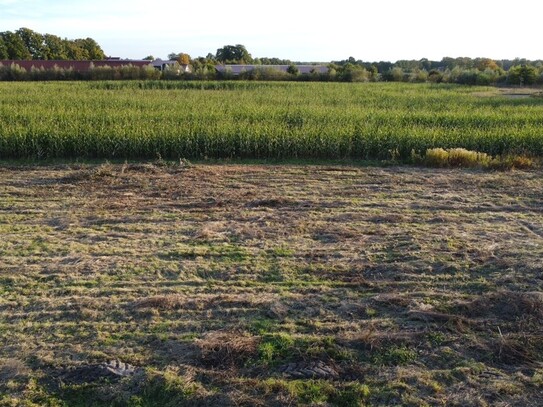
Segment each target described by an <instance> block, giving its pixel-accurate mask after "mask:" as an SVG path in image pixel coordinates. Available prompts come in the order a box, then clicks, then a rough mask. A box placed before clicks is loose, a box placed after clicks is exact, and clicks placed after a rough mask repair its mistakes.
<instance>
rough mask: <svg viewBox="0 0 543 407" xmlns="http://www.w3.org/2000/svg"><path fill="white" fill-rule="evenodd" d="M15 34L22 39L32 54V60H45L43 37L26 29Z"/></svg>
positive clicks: (21, 29) (20, 29)
mask: <svg viewBox="0 0 543 407" xmlns="http://www.w3.org/2000/svg"><path fill="white" fill-rule="evenodd" d="M15 34H16V35H17V36H19V38H21V40H22V42H23V43H24V45H25V47H26V49H27V50H28V52H30V55H31V58H30V59H45V55H44V49H45V47H44V43H43V35H41V34H39V33H37V32H35V31H32V30H31V29H30V28H25V27H23V28H19V29H18V30H17V31H16V32H15Z"/></svg>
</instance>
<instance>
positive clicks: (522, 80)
mask: <svg viewBox="0 0 543 407" xmlns="http://www.w3.org/2000/svg"><path fill="white" fill-rule="evenodd" d="M536 80H537V68H536V67H535V66H532V65H525V64H523V65H517V66H513V67H512V68H511V69H509V71H508V72H507V82H509V83H510V84H512V85H521V86H523V85H533V84H535V82H536Z"/></svg>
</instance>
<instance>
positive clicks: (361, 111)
mask: <svg viewBox="0 0 543 407" xmlns="http://www.w3.org/2000/svg"><path fill="white" fill-rule="evenodd" d="M532 93H534V94H533V95H532V96H529V95H525V96H527V97H517V96H518V95H517V94H504V93H503V92H501V91H499V90H497V89H495V88H477V87H462V86H457V85H431V84H399V83H356V84H347V83H288V82H283V83H278V82H242V81H239V82H179V81H177V82H168V81H158V82H155V81H147V82H138V81H126V82H122V81H117V82H80V83H77V82H66V83H62V82H46V83H5V82H4V83H0V159H8V158H32V159H36V158H37V159H51V158H70V159H72V158H87V159H88V158H99V159H105V158H107V159H121V160H124V159H127V158H128V159H133V158H145V159H149V158H150V159H156V158H157V157H161V158H163V159H174V160H177V159H180V158H185V159H205V158H256V159H262V158H265V159H269V158H273V159H276V158H280V159H284V158H289V159H290V158H304V159H307V158H324V159H344V158H347V159H369V160H374V159H390V158H394V159H400V160H406V159H410V157H411V155H412V152H415V153H421V154H424V152H425V151H426V150H427V149H429V148H465V149H468V150H474V151H480V152H483V153H487V154H491V155H493V156H495V155H508V154H521V155H531V156H536V157H541V156H543V136H542V134H541V129H542V128H543V97H541V93H537V92H532Z"/></svg>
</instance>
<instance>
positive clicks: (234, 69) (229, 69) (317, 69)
mask: <svg viewBox="0 0 543 407" xmlns="http://www.w3.org/2000/svg"><path fill="white" fill-rule="evenodd" d="M289 66H290V65H216V66H215V68H216V69H217V71H218V72H220V73H228V74H231V75H233V76H238V75H240V74H242V73H244V72H251V71H254V70H255V69H263V70H275V71H279V72H285V73H287V70H288V68H289ZM294 66H295V67H296V68H298V72H299V73H300V74H306V75H308V74H311V73H319V74H325V73H328V67H327V66H326V65H294Z"/></svg>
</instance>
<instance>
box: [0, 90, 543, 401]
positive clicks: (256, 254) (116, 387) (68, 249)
mask: <svg viewBox="0 0 543 407" xmlns="http://www.w3.org/2000/svg"><path fill="white" fill-rule="evenodd" d="M5 86H7V85H5V84H2V88H3V89H5ZM20 86H22V89H26V91H24V92H22V93H21V94H20V95H19V96H16V97H15V99H17V98H21V99H24V98H26V97H28V94H29V93H32V92H38V90H39V89H48V87H49V86H50V85H48V84H46V85H33V86H36V87H35V88H32V87H31V85H20ZM25 86H27V88H24V87H25ZM56 86H57V85H51V87H50V89H57V88H56ZM63 86H64V85H63ZM65 86H70V85H65ZM78 86H90V85H78ZM345 89H347V88H345ZM100 92H103V91H102V90H100ZM123 92H129V93H131V94H140V93H144V92H145V91H140V90H126V91H123ZM443 92H447V91H446V90H444V91H443ZM91 93H92V92H91ZM466 93H467V91H466ZM210 94H211V95H213V93H212V92H211V93H210ZM121 95H126V93H122V92H121ZM73 97H74V100H75V99H76V98H77V95H76V94H74V95H73ZM118 97H120V96H115V95H112V98H113V99H116V98H118ZM211 97H213V96H211ZM465 97H466V98H470V97H471V96H469V95H466V96H465ZM130 100H137V98H136V99H134V98H130ZM401 100H404V101H405V103H407V99H401ZM487 100H488V102H486V103H494V102H490V101H492V100H493V99H487ZM161 102H162V103H164V104H167V103H170V102H171V101H170V100H168V98H164V99H163V100H161ZM178 102H179V101H178ZM43 103H45V102H43ZM50 103H51V105H52V106H53V107H52V108H53V109H54V108H55V107H54V106H55V103H56V102H55V100H54V99H53V100H51V101H50ZM104 103H106V104H107V103H109V102H107V100H104ZM133 103H138V102H133ZM473 103H482V102H473ZM511 103H513V102H511ZM515 103H517V102H516V101H515ZM21 106H22V108H21V109H22V111H23V112H26V113H24V114H25V115H27V116H28V117H32V112H31V111H32V109H33V108H32V107H30V106H26V104H25V103H21ZM98 106H99V105H98ZM228 106H230V105H228ZM1 108H2V109H6V106H5V105H4V104H3V105H2V107H1ZM225 108H226V107H225ZM297 108H299V109H303V108H304V107H303V106H301V107H300V106H298V107H297ZM517 108H518V109H519V111H521V110H523V109H528V110H529V109H535V108H534V107H533V106H532V107H530V106H525V105H522V104H521V105H518V106H517ZM35 109H39V107H35ZM74 109H75V110H78V109H77V107H76V106H74ZM78 111H79V110H78ZM21 114H22V115H23V113H21ZM74 114H75V113H74ZM81 114H82V115H83V113H81ZM85 114H90V113H85ZM145 114H146V113H145V112H144V111H142V115H145ZM442 114H443V115H446V114H447V113H446V112H445V107H443V113H442ZM488 114H491V113H490V111H489V113H488ZM2 117H3V120H6V118H5V116H2ZM82 117H86V116H84V115H83V116H82ZM21 120H22V119H21ZM47 120H52V119H47V117H45V118H44V123H47ZM57 120H59V122H61V121H62V116H57ZM103 120H104V121H106V120H111V122H110V125H112V124H113V123H115V122H116V120H113V119H112V118H110V117H104V119H103ZM502 120H503V121H504V122H505V121H506V120H507V119H506V118H504V119H502ZM531 120H534V121H535V120H536V119H535V118H533V119H531ZM539 120H541V119H539ZM30 123H31V125H30V128H34V127H32V126H38V124H36V123H38V122H33V121H31V122H30ZM82 123H85V121H84V120H83V121H82ZM121 123H122V124H123V125H126V126H128V127H129V128H131V127H130V125H131V123H132V121H129V120H128V118H127V119H126V120H125V121H121ZM304 123H305V122H304ZM73 125H74V126H75V128H77V126H82V125H83V124H81V123H74V124H73ZM119 125H121V124H119ZM21 126H22V125H21ZM521 127H522V126H519V128H521ZM106 128H107V126H106V125H104V127H99V129H102V130H101V131H103V130H104V129H106ZM21 129H23V127H21ZM24 129H27V127H24ZM2 131H3V132H4V133H3V135H4V136H5V131H6V130H5V128H3V130H2ZM21 131H22V130H21ZM496 131H497V128H496ZM406 133H407V131H406ZM67 134H68V133H67ZM25 137H26V136H25ZM25 137H23V139H26V138H25ZM466 140H467V138H466ZM47 151H49V150H47ZM51 151H52V150H51ZM542 191H543V172H542V171H541V170H531V171H514V172H489V171H480V170H463V169H424V168H415V167H389V168H370V167H356V166H347V165H344V166H330V165H320V166H308V165H306V166H296V165H282V166H271V165H204V164H198V165H194V166H191V165H186V164H176V165H173V164H172V165H166V164H165V163H164V162H161V161H158V162H156V163H154V164H152V163H147V164H141V163H140V164H134V163H132V164H130V163H128V164H124V165H123V164H102V165H88V164H86V165H82V164H81V165H71V166H68V165H57V166H52V165H49V166H39V165H34V166H22V165H17V166H7V165H4V166H2V167H1V168H0V343H1V344H2V346H1V347H0V405H3V406H4V405H6V406H15V405H25V406H47V405H48V406H64V405H66V406H78V405H79V406H89V405H96V406H99V405H104V406H105V405H108V406H109V405H117V406H125V405H131V406H181V405H187V406H196V405H208V406H229V405H231V406H240V405H246V406H258V405H277V406H284V405H337V406H357V405H372V406H373V405H382V406H385V405H386V406H388V405H407V406H424V405H443V406H540V405H543V394H542V391H541V389H542V386H543V332H542V328H541V327H542V324H543V294H542V292H543V275H542V269H543V264H542V259H543V205H542V203H543V202H542V198H543V192H542Z"/></svg>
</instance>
